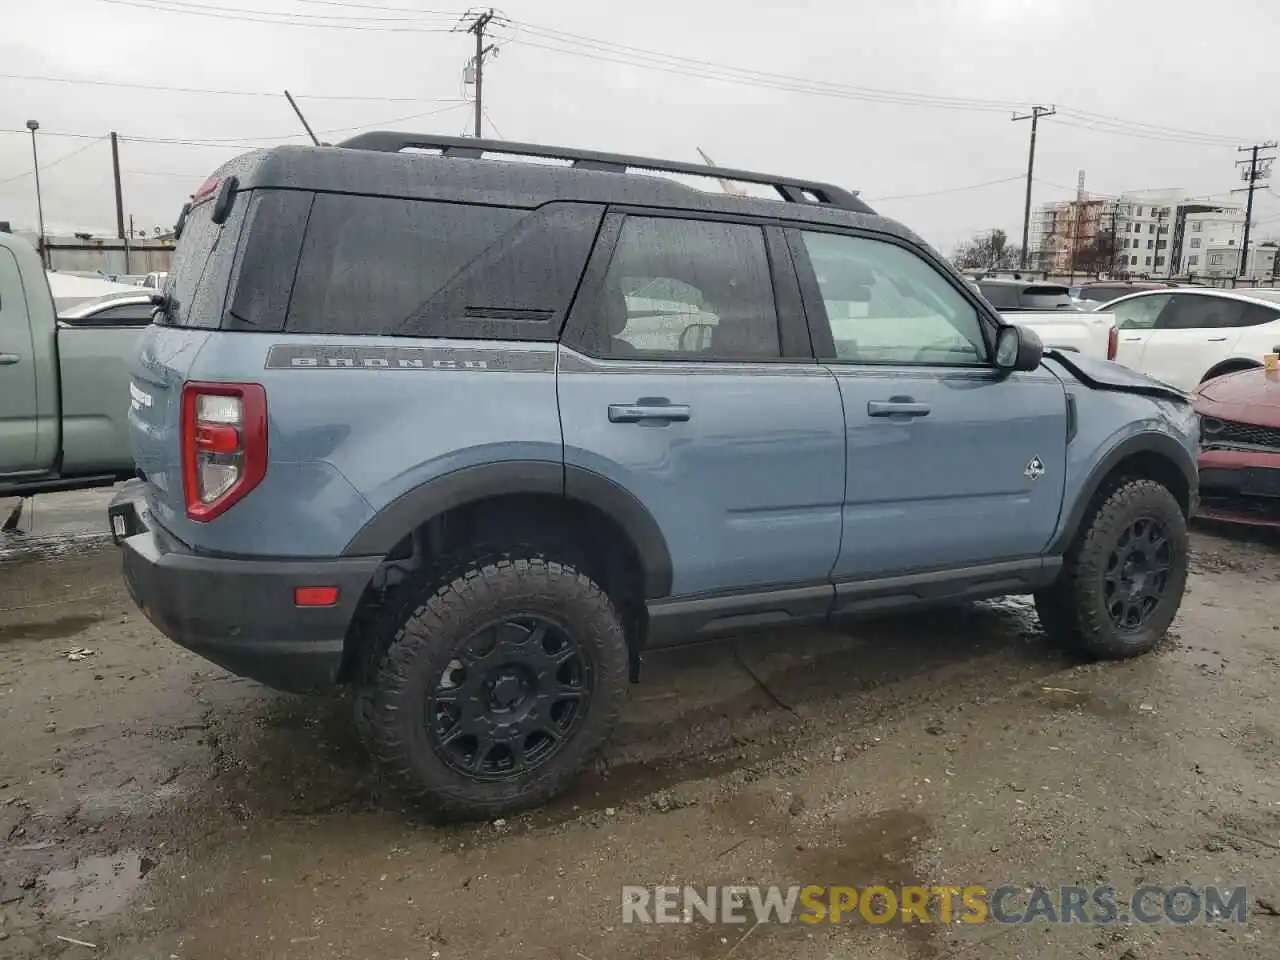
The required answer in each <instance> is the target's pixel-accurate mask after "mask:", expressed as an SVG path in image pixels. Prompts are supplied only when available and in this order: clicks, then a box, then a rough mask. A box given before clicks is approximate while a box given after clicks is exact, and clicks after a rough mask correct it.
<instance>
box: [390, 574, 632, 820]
mask: <svg viewBox="0 0 1280 960" xmlns="http://www.w3.org/2000/svg"><path fill="white" fill-rule="evenodd" d="M419 599H420V602H419V604H418V605H417V606H416V607H415V608H414V609H412V610H411V611H409V612H408V614H407V616H406V618H405V621H404V623H403V625H402V627H401V629H400V630H399V632H398V634H397V635H396V637H395V640H394V642H392V644H391V645H390V647H389V649H387V651H386V653H385V655H384V656H383V658H382V661H381V663H380V665H379V667H378V670H377V674H376V677H375V680H374V683H373V685H372V688H371V691H370V693H369V695H368V697H367V703H366V706H367V711H368V712H367V724H368V729H367V742H368V745H369V749H370V751H371V752H372V754H373V756H374V758H375V759H376V760H377V761H378V763H379V764H380V765H381V766H382V767H383V768H384V769H385V770H386V771H388V772H389V773H390V774H391V775H392V776H393V777H394V778H395V779H396V780H398V781H399V783H400V785H401V786H402V787H403V788H404V789H405V790H406V791H407V792H408V793H410V794H411V795H412V796H414V797H415V798H418V799H420V800H421V801H422V802H424V803H425V804H426V805H427V806H429V807H431V808H433V809H434V810H436V811H437V812H439V813H441V814H443V815H445V816H448V817H451V818H468V819H470V818H488V817H494V816H499V815H503V814H507V813H512V812H514V811H517V810H520V809H524V808H527V807H530V806H534V805H536V804H538V803H541V802H542V801H544V800H546V799H547V798H549V797H550V796H551V795H553V794H554V793H556V792H557V791H558V790H559V789H560V788H561V787H562V786H563V785H564V784H565V782H566V781H567V780H568V779H569V778H571V777H572V776H573V775H574V774H575V773H577V772H578V770H580V769H581V768H582V767H583V765H585V763H586V762H587V761H588V760H589V759H590V758H591V756H592V755H593V754H594V753H595V752H596V751H597V750H598V749H599V747H600V746H601V744H602V743H603V742H604V740H605V738H606V736H607V735H608V733H609V731H610V730H611V729H612V727H613V726H614V724H615V723H616V721H617V718H618V714H619V712H620V710H621V705H622V701H623V698H624V696H625V692H626V683H627V680H626V677H627V673H626V671H627V641H626V635H625V632H624V630H623V627H622V623H621V621H620V619H619V617H618V614H617V611H616V610H615V609H614V607H613V604H612V603H611V602H610V601H609V598H608V597H607V596H606V595H605V593H604V591H603V590H601V589H600V587H599V586H598V585H597V584H596V583H595V582H594V581H592V580H591V579H590V578H588V577H587V576H585V575H584V574H582V573H579V572H578V571H577V569H575V568H574V567H572V566H569V565H567V564H562V563H558V562H556V561H553V560H548V559H545V558H543V557H540V556H527V557H507V558H503V559H500V560H490V561H488V562H484V563H480V564H477V565H474V566H472V567H470V568H468V569H467V570H465V571H463V572H460V573H458V574H457V575H456V576H454V577H453V578H452V579H450V580H449V581H448V582H445V583H440V584H437V588H436V589H434V590H432V591H431V592H430V594H429V595H422V596H420V598H419Z"/></svg>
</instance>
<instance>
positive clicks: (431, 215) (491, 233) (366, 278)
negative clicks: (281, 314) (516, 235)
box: [285, 194, 529, 335]
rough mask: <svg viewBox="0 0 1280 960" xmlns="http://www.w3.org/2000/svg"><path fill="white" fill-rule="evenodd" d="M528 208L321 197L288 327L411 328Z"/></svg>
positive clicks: (315, 329) (324, 330) (333, 329)
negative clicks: (432, 302) (416, 318)
mask: <svg viewBox="0 0 1280 960" xmlns="http://www.w3.org/2000/svg"><path fill="white" fill-rule="evenodd" d="M528 214H529V211H527V210H521V209H513V208H510V207H486V206H478V205H475V204H460V203H437V202H425V201H414V200H398V199H389V198H383V197H352V196H345V195H339V194H321V195H318V196H317V197H316V200H315V204H314V206H313V207H312V210H311V219H310V222H309V224H308V226H307V236H306V240H305V241H304V242H303V246H302V258H301V260H300V262H299V264H298V277H297V282H296V284H295V286H294V289H293V298H292V300H291V302H290V304H289V316H288V320H287V321H286V324H285V328H286V329H287V330H289V331H290V332H291V333H348V334H368V335H376V334H396V333H406V332H409V331H407V330H406V329H405V326H406V323H407V322H409V321H410V320H411V319H412V318H414V317H415V316H417V315H418V314H420V313H421V312H422V311H423V310H424V309H426V307H427V305H428V304H429V303H430V301H431V300H432V299H433V298H434V297H435V295H436V294H438V293H439V292H440V291H441V290H443V289H444V288H445V287H446V286H447V285H448V284H449V282H450V281H451V280H452V279H453V278H454V277H455V276H457V275H458V274H459V272H461V271H462V270H463V269H464V268H465V267H466V266H467V265H468V264H469V263H470V262H471V261H472V260H474V259H475V258H476V257H478V256H479V255H480V254H482V253H483V252H484V251H485V250H486V249H488V248H489V247H491V246H492V245H494V244H495V243H498V242H499V241H500V240H501V239H502V237H503V236H504V235H506V234H507V233H508V232H509V231H511V230H512V229H513V228H514V227H515V226H516V224H517V223H518V222H519V221H520V220H521V219H523V218H524V217H525V216H527V215H528ZM413 332H418V331H413Z"/></svg>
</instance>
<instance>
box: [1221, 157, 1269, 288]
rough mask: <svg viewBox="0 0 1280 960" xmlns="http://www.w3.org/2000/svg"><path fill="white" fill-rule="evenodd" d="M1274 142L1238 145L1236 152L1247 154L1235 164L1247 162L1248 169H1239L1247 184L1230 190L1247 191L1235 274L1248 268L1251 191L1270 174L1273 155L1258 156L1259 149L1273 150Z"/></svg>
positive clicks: (1235, 191)
mask: <svg viewBox="0 0 1280 960" xmlns="http://www.w3.org/2000/svg"><path fill="white" fill-rule="evenodd" d="M1275 148H1276V142H1275V141H1274V140H1268V141H1267V142H1266V143H1255V144H1254V145H1253V146H1252V147H1239V148H1238V149H1237V151H1236V152H1237V153H1247V154H1249V159H1248V160H1237V161H1236V166H1237V167H1243V166H1245V165H1246V164H1248V169H1246V170H1241V171H1240V179H1241V180H1243V181H1245V183H1247V184H1248V186H1247V187H1241V188H1239V189H1237V190H1232V191H1231V192H1232V193H1241V192H1247V193H1248V194H1249V199H1248V201H1247V202H1246V203H1245V208H1244V244H1243V245H1242V246H1241V247H1240V266H1239V268H1238V269H1237V270H1236V276H1238V277H1243V276H1244V275H1245V273H1246V272H1247V271H1248V269H1249V229H1250V227H1251V226H1252V225H1253V191H1254V190H1255V189H1256V188H1257V186H1258V183H1259V181H1262V180H1266V179H1267V178H1268V177H1270V176H1271V161H1272V160H1274V159H1275V157H1259V156H1258V151H1259V150H1274V149H1275Z"/></svg>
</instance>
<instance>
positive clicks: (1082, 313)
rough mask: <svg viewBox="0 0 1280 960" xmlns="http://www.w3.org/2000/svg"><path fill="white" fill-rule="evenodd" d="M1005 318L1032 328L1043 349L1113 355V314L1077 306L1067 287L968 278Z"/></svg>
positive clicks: (1030, 281)
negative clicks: (1038, 337) (1042, 344)
mask: <svg viewBox="0 0 1280 960" xmlns="http://www.w3.org/2000/svg"><path fill="white" fill-rule="evenodd" d="M968 284H969V286H970V287H971V288H972V289H973V290H974V292H976V293H978V294H980V295H982V296H983V297H984V298H985V299H986V301H987V302H988V303H989V304H991V306H993V307H994V308H995V309H996V310H997V311H998V312H999V314H1000V316H1001V317H1003V318H1004V319H1005V320H1006V321H1007V322H1009V323H1012V324H1016V325H1017V326H1019V327H1027V328H1029V329H1031V330H1034V331H1035V332H1036V333H1037V334H1038V335H1039V336H1040V339H1041V341H1042V342H1043V343H1044V346H1045V349H1046V350H1049V349H1058V350H1072V351H1075V352H1077V353H1080V354H1083V355H1084V356H1087V357H1094V358H1095V359H1099V360H1114V359H1115V358H1116V347H1117V335H1116V321H1115V316H1114V315H1113V314H1110V313H1095V312H1093V311H1090V310H1084V309H1081V308H1080V307H1079V306H1078V304H1077V303H1076V301H1075V300H1074V299H1073V298H1072V296H1071V291H1070V289H1069V288H1068V287H1065V286H1062V285H1061V284H1055V283H1049V282H1046V281H1042V280H1034V279H1004V278H995V277H990V278H987V277H984V278H982V279H980V280H968Z"/></svg>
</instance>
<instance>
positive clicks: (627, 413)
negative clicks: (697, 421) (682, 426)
mask: <svg viewBox="0 0 1280 960" xmlns="http://www.w3.org/2000/svg"><path fill="white" fill-rule="evenodd" d="M689 413H690V410H689V405H688V404H687V403H670V402H669V401H667V400H639V401H637V402H635V403H611V404H609V422H610V423H639V422H640V421H641V420H659V421H664V422H667V423H671V422H680V423H683V422H685V421H687V420H688V419H689Z"/></svg>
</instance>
